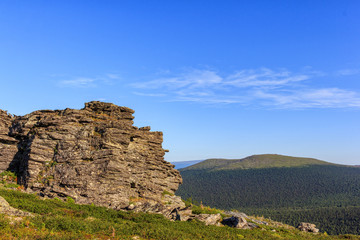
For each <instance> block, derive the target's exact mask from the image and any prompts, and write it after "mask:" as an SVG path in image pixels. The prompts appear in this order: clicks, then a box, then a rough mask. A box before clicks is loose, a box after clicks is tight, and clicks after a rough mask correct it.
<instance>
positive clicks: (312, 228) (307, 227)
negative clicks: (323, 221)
mask: <svg viewBox="0 0 360 240" xmlns="http://www.w3.org/2000/svg"><path fill="white" fill-rule="evenodd" d="M298 229H300V231H304V232H312V233H318V232H319V229H317V228H316V225H315V224H312V223H306V222H302V223H300V224H299V226H298Z"/></svg>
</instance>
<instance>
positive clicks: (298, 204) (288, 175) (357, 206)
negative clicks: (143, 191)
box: [177, 164, 360, 234]
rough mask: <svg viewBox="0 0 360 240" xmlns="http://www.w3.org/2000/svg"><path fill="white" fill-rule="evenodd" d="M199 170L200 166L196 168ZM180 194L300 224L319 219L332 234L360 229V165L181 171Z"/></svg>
mask: <svg viewBox="0 0 360 240" xmlns="http://www.w3.org/2000/svg"><path fill="white" fill-rule="evenodd" d="M193 169H194V168H193ZM181 175H182V177H183V181H184V182H183V184H182V185H181V186H180V188H179V190H178V191H177V194H178V195H180V196H182V197H183V198H185V199H187V198H190V197H191V198H192V199H193V201H202V203H203V204H204V205H209V206H213V207H217V208H222V209H236V210H239V211H243V212H245V213H248V214H257V215H264V216H265V217H270V218H272V219H274V220H278V221H283V222H285V223H288V224H291V225H297V224H298V223H299V222H301V221H307V222H313V223H315V224H317V226H318V227H319V228H320V230H321V231H323V232H324V231H326V232H327V233H329V234H341V233H354V234H360V228H359V225H360V217H359V216H360V169H359V168H354V167H347V166H341V165H331V164H329V165H307V166H301V167H280V168H258V169H233V170H217V169H211V170H207V169H206V170H197V169H196V168H195V170H187V168H185V169H182V170H181Z"/></svg>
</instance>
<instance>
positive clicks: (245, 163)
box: [182, 154, 335, 171]
mask: <svg viewBox="0 0 360 240" xmlns="http://www.w3.org/2000/svg"><path fill="white" fill-rule="evenodd" d="M309 165H335V164H332V163H329V162H325V161H321V160H317V159H314V158H300V157H290V156H284V155H278V154H262V155H253V156H249V157H246V158H242V159H222V158H213V159H207V160H205V161H202V162H200V163H197V164H195V165H192V166H189V167H187V168H185V169H182V171H186V170H234V169H251V168H273V167H300V166H309Z"/></svg>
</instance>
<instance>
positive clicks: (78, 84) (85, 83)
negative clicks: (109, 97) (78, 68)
mask: <svg viewBox="0 0 360 240" xmlns="http://www.w3.org/2000/svg"><path fill="white" fill-rule="evenodd" d="M118 79H120V77H119V76H118V75H116V74H111V73H109V74H105V75H104V76H102V77H97V78H88V77H76V78H72V79H66V80H60V81H58V83H57V85H58V86H59V87H71V88H95V87H98V86H99V85H102V84H107V85H111V84H112V81H114V80H118Z"/></svg>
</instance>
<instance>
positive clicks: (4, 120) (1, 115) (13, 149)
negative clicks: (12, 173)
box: [0, 109, 18, 172]
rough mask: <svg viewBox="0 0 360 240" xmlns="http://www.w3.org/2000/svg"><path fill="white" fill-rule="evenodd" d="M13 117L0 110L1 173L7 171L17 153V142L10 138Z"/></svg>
mask: <svg viewBox="0 0 360 240" xmlns="http://www.w3.org/2000/svg"><path fill="white" fill-rule="evenodd" d="M12 121H13V117H12V116H11V115H9V114H8V113H7V112H5V111H3V110H1V109H0V172H2V171H5V170H6V169H7V168H8V167H9V164H10V162H11V161H12V160H13V159H14V157H15V154H16V153H17V150H18V149H17V140H16V139H15V138H13V137H10V136H9V135H8V134H9V131H10V127H11V123H12Z"/></svg>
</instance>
